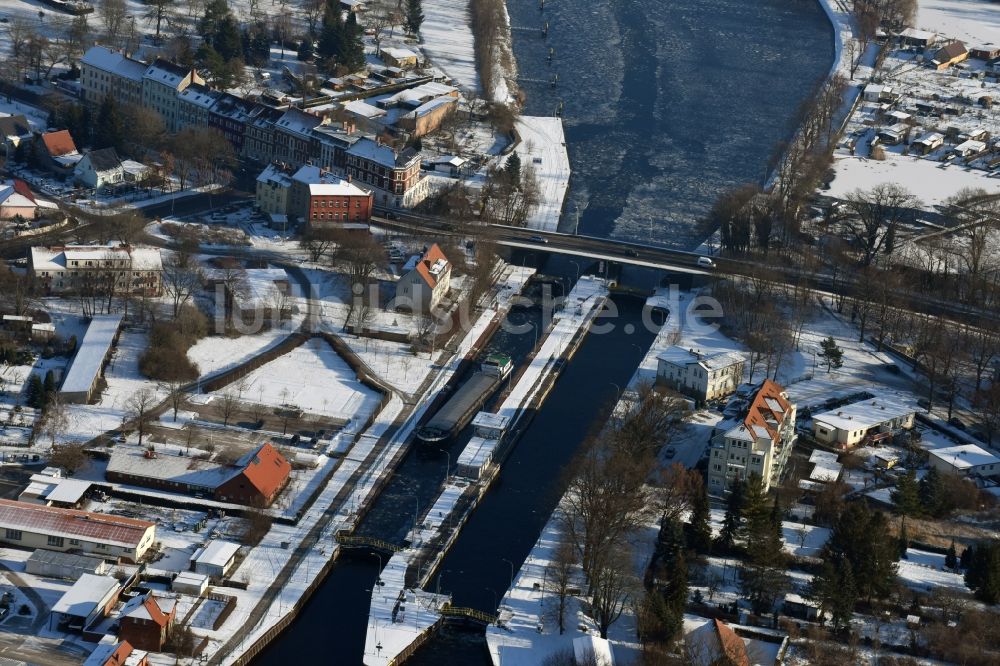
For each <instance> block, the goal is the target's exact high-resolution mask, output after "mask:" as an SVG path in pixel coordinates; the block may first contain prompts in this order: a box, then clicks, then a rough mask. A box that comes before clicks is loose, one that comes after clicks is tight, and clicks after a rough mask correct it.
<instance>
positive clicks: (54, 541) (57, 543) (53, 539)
mask: <svg viewBox="0 0 1000 666" xmlns="http://www.w3.org/2000/svg"><path fill="white" fill-rule="evenodd" d="M47 543H48V544H49V545H50V546H54V547H56V548H62V547H63V538H62V537H59V536H51V535H49V538H48V540H47Z"/></svg>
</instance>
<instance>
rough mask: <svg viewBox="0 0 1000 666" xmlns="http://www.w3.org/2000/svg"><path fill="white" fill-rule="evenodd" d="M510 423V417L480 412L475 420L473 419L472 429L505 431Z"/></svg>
mask: <svg viewBox="0 0 1000 666" xmlns="http://www.w3.org/2000/svg"><path fill="white" fill-rule="evenodd" d="M509 423H510V417H509V416H506V415H504V414H494V413H493V412H479V413H478V414H476V416H475V418H474V419H472V427H474V428H495V429H497V430H505V429H506V428H507V424H509Z"/></svg>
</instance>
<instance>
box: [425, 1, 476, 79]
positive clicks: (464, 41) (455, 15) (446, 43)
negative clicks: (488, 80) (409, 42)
mask: <svg viewBox="0 0 1000 666" xmlns="http://www.w3.org/2000/svg"><path fill="white" fill-rule="evenodd" d="M421 6H422V7H423V10H424V22H423V23H422V24H421V26H420V36H421V44H420V48H421V49H423V51H424V53H426V54H427V57H428V58H430V59H431V62H432V63H434V66H435V67H437V68H438V69H440V70H441V71H443V72H444V73H445V74H447V75H448V76H450V77H451V78H452V79H454V80H455V82H456V83H457V84H458V85H459V86H460V87H462V88H464V89H466V90H470V91H477V92H478V91H479V90H480V83H479V72H478V70H477V69H476V51H475V38H474V37H473V35H472V28H471V27H470V20H471V19H470V17H469V3H468V2H466V0H424V2H423V3H422V5H421Z"/></svg>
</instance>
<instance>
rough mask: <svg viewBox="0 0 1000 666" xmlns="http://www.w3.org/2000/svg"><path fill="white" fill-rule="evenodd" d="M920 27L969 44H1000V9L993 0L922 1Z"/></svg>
mask: <svg viewBox="0 0 1000 666" xmlns="http://www.w3.org/2000/svg"><path fill="white" fill-rule="evenodd" d="M914 24H915V26H916V27H918V28H921V29H923V30H930V31H932V32H937V33H939V34H942V35H945V36H947V37H952V38H954V39H961V40H963V41H965V42H967V44H966V45H967V46H969V47H970V48H971V47H976V46H1000V11H997V6H996V3H995V2H994V3H992V4H991V2H990V0H920V2H918V3H917V18H916V20H915V21H914Z"/></svg>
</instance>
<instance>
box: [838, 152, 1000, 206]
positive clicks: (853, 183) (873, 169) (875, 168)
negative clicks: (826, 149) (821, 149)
mask: <svg viewBox="0 0 1000 666" xmlns="http://www.w3.org/2000/svg"><path fill="white" fill-rule="evenodd" d="M834 170H835V171H836V174H837V177H836V178H835V179H834V180H833V182H832V183H831V184H830V189H829V191H827V192H825V194H828V195H830V196H832V197H838V198H842V197H844V196H845V195H847V194H850V193H851V192H853V191H855V190H858V189H860V190H869V189H871V188H873V187H875V186H877V185H881V184H882V183H896V184H898V185H901V186H903V187H905V188H906V189H907V190H909V191H910V192H912V193H913V194H915V195H916V196H917V197H919V198H920V201H921V203H922V204H923V206H924V208H931V207H933V206H936V205H939V204H941V203H943V202H944V200H945V199H947V198H949V197H952V196H954V195H955V194H957V193H958V192H959V190H962V189H964V188H967V187H974V188H983V189H985V190H986V191H987V192H993V193H1000V179H998V178H996V177H994V176H991V175H990V174H989V173H988V172H986V171H983V170H981V169H969V168H966V167H964V166H960V165H958V164H945V165H942V163H940V162H935V161H931V160H928V159H923V158H919V157H904V156H902V155H896V154H894V153H889V154H888V159H885V160H882V161H879V160H873V159H869V158H867V157H860V156H858V157H851V156H849V155H846V154H838V155H836V158H835V160H834Z"/></svg>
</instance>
